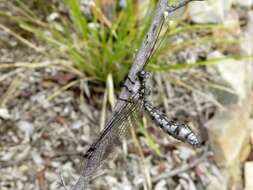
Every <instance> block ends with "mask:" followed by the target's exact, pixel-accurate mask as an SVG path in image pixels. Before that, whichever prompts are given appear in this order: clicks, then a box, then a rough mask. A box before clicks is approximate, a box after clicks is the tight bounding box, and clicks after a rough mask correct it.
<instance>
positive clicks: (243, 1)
mask: <svg viewBox="0 0 253 190" xmlns="http://www.w3.org/2000/svg"><path fill="white" fill-rule="evenodd" d="M233 2H234V4H237V5H241V6H246V7H249V6H251V5H253V0H233Z"/></svg>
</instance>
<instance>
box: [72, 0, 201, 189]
mask: <svg viewBox="0 0 253 190" xmlns="http://www.w3.org/2000/svg"><path fill="white" fill-rule="evenodd" d="M191 1H203V0H179V3H178V4H176V5H175V6H168V0H159V1H158V2H157V6H156V10H155V15H154V17H153V20H152V22H151V24H150V26H149V28H148V31H147V33H146V35H145V37H144V40H143V42H142V45H141V47H140V48H139V49H138V51H137V53H136V55H135V58H134V61H133V64H132V67H131V69H130V71H129V73H128V78H129V79H130V80H131V81H135V82H137V83H138V80H136V79H137V74H138V72H140V71H141V70H142V69H144V67H145V65H146V64H147V63H148V59H149V58H150V55H152V51H153V49H154V45H155V42H156V39H157V37H158V36H157V35H158V34H159V30H160V29H161V27H162V25H163V23H164V20H165V16H166V13H172V12H174V11H176V10H177V9H179V8H181V7H183V6H185V5H186V4H187V3H189V2H191ZM130 80H126V81H125V82H124V85H125V86H128V87H129V88H128V89H131V90H132V92H131V93H130V92H129V90H127V89H126V88H122V89H121V92H120V99H118V101H117V102H116V105H115V107H114V109H113V110H114V113H117V112H118V111H119V110H120V109H121V108H122V107H124V106H125V105H126V104H127V102H126V101H122V99H125V100H126V99H130V98H131V95H132V94H136V93H137V92H138V90H139V88H138V87H139V86H136V85H135V84H133V83H131V81H130ZM84 169H85V168H84ZM84 180H85V179H84V178H82V176H80V179H79V180H78V183H77V184H76V185H75V187H74V189H75V190H83V189H84V187H83V184H82V183H84Z"/></svg>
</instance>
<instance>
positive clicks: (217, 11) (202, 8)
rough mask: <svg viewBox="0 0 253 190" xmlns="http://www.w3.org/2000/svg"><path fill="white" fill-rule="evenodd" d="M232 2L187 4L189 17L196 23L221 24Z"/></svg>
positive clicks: (214, 0)
mask: <svg viewBox="0 0 253 190" xmlns="http://www.w3.org/2000/svg"><path fill="white" fill-rule="evenodd" d="M231 5H232V0H207V1H202V2H200V1H196V2H191V3H190V4H189V16H190V18H191V19H192V20H193V21H194V22H196V23H222V22H223V21H224V18H225V15H226V13H227V12H228V11H229V10H230V8H231Z"/></svg>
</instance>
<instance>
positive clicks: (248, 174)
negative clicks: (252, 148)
mask: <svg viewBox="0 0 253 190" xmlns="http://www.w3.org/2000/svg"><path fill="white" fill-rule="evenodd" d="M244 178H245V188H249V189H253V180H252V179H253V162H246V163H245V164H244Z"/></svg>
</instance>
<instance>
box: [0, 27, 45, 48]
mask: <svg viewBox="0 0 253 190" xmlns="http://www.w3.org/2000/svg"><path fill="white" fill-rule="evenodd" d="M0 28H1V29H2V30H3V31H5V32H6V33H8V34H10V35H12V36H13V37H15V38H16V39H17V40H19V41H20V42H21V43H23V44H25V45H27V46H28V47H30V48H32V49H34V50H35V51H37V52H39V53H45V52H44V48H42V47H38V46H36V45H35V44H33V43H31V42H29V41H28V40H27V39H25V38H23V37H22V36H20V35H18V34H16V33H15V32H13V31H12V30H11V29H9V28H7V27H6V26H4V25H2V24H0Z"/></svg>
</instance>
